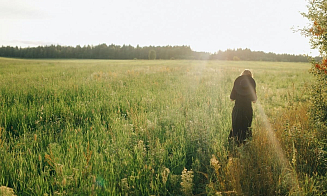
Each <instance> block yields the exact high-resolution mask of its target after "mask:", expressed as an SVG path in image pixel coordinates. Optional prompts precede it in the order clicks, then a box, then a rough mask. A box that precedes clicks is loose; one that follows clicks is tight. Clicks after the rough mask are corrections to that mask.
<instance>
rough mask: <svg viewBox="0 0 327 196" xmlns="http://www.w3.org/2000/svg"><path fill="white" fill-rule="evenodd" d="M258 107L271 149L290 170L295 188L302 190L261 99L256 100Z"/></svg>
mask: <svg viewBox="0 0 327 196" xmlns="http://www.w3.org/2000/svg"><path fill="white" fill-rule="evenodd" d="M256 108H257V111H258V112H259V115H258V116H260V118H261V121H262V122H263V125H264V129H265V130H266V134H267V138H268V140H269V142H270V143H271V146H272V147H273V149H271V150H272V151H273V152H274V153H276V155H277V157H278V158H279V162H280V163H281V164H282V166H283V169H285V171H287V172H288V174H289V177H290V178H291V182H292V183H294V184H293V188H294V189H295V190H294V191H295V192H298V191H299V190H300V186H299V182H298V179H297V176H296V173H295V172H294V171H293V169H292V167H291V166H290V163H289V161H288V160H287V158H286V156H285V154H284V152H283V149H282V147H281V145H280V143H279V141H278V138H277V136H276V134H275V131H274V130H273V128H272V126H271V124H270V122H269V120H268V117H267V115H266V113H265V111H264V109H263V107H262V105H261V104H260V101H257V102H256Z"/></svg>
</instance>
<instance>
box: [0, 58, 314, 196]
mask: <svg viewBox="0 0 327 196" xmlns="http://www.w3.org/2000/svg"><path fill="white" fill-rule="evenodd" d="M309 66H310V65H309V64H304V63H267V62H227V61H186V60H185V61H177V60H172V61H138V60H134V61H107V60H18V59H6V58H1V59H0V67H1V69H0V81H1V84H2V85H1V86H0V111H1V112H0V126H1V129H0V130H1V131H0V159H1V160H2V162H1V163H0V185H2V186H7V187H11V188H13V189H14V191H15V193H16V194H18V195H59V194H63V195H73V194H77V195H183V194H184V195H190V194H207V195H210V194H216V193H221V194H240V195H241V194H245V195H262V194H276V193H278V194H280V195H285V194H287V193H290V192H299V191H301V189H300V187H299V186H300V185H298V183H296V184H294V183H293V182H292V181H291V180H294V172H293V171H292V168H293V165H291V167H290V166H288V165H289V164H288V161H286V163H285V161H280V159H279V158H280V157H279V156H278V155H279V154H278V153H276V152H275V151H274V150H272V149H275V148H273V147H272V145H275V144H271V141H270V139H269V137H270V136H269V137H268V136H267V137H265V133H266V132H265V131H263V130H265V129H266V124H265V123H264V121H265V120H266V121H269V123H272V124H274V122H275V121H278V118H279V114H280V113H281V112H283V111H284V110H285V109H287V107H288V106H289V102H290V100H295V102H296V103H305V101H306V100H307V98H308V95H307V94H306V93H305V88H306V86H307V84H308V83H309V81H310V75H309V74H308V73H307V69H308V68H309ZM244 68H249V69H252V70H253V72H254V74H255V79H256V81H257V92H258V98H259V100H260V107H262V109H261V110H262V111H264V114H265V115H267V117H268V118H267V119H268V120H267V119H262V118H261V117H262V114H260V112H259V110H258V109H259V108H258V107H259V106H256V105H255V106H254V108H255V122H254V126H253V129H254V133H255V134H254V138H253V141H252V142H251V143H250V144H249V145H246V146H244V147H242V148H237V149H232V146H229V144H228V142H227V136H228V134H229V130H230V128H231V110H232V107H233V103H232V102H231V101H230V100H229V93H230V91H231V88H232V85H233V81H234V79H235V78H236V77H237V76H238V75H239V74H240V72H241V71H242V70H243V69H244ZM277 136H278V134H277ZM279 137H283V134H280V136H279ZM285 141H286V140H285ZM288 143H289V142H287V144H288ZM287 144H284V146H287ZM287 149H289V147H287ZM285 151H286V152H285ZM282 152H285V153H286V158H285V160H288V159H287V157H289V156H290V155H289V152H288V151H287V150H283V151H282ZM231 153H232V154H231ZM231 157H233V158H231ZM272 183H274V184H273V185H272Z"/></svg>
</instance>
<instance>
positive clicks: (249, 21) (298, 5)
mask: <svg viewBox="0 0 327 196" xmlns="http://www.w3.org/2000/svg"><path fill="white" fill-rule="evenodd" d="M307 4H308V2H307V1H306V0H92V1H90V0H87V1H84V0H0V45H2V46H8V45H9V46H21V47H35V46H39V45H51V44H55V45H57V44H60V45H64V46H76V45H80V46H84V45H98V44H102V43H106V44H108V45H109V44H116V45H123V44H126V45H132V46H135V47H136V46H137V45H139V46H150V45H152V46H166V45H171V46H175V45H187V46H190V47H191V49H192V50H194V51H199V52H210V53H214V52H217V51H219V50H223V51H224V50H226V49H237V48H243V49H245V48H249V49H251V50H253V51H264V52H274V53H277V54H283V53H287V54H297V55H298V54H301V55H302V54H307V55H311V56H316V55H318V52H317V50H312V49H311V47H310V44H309V38H306V37H304V36H303V35H301V34H300V32H294V30H293V29H299V28H303V27H305V26H308V25H309V23H308V20H307V19H306V18H304V17H303V16H302V15H301V14H300V13H301V12H307V7H306V5H307Z"/></svg>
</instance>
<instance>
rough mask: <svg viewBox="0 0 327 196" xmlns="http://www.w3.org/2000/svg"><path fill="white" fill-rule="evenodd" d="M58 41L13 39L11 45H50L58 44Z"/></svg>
mask: <svg viewBox="0 0 327 196" xmlns="http://www.w3.org/2000/svg"><path fill="white" fill-rule="evenodd" d="M56 44H58V43H53V42H44V41H28V40H12V41H10V45H14V46H22V47H26V46H49V45H56Z"/></svg>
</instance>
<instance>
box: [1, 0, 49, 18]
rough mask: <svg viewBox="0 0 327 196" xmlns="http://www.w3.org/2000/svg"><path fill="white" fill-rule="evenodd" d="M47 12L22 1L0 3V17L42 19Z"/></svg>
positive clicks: (13, 0)
mask: <svg viewBox="0 0 327 196" xmlns="http://www.w3.org/2000/svg"><path fill="white" fill-rule="evenodd" d="M45 17H47V14H46V13H45V12H43V11H42V10H40V9H38V8H36V7H31V6H30V5H27V4H24V3H23V2H18V1H15V0H12V1H6V0H5V1H3V2H1V3H0V19H2V20H3V19H7V20H8V19H9V20H10V19H43V18H45Z"/></svg>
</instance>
